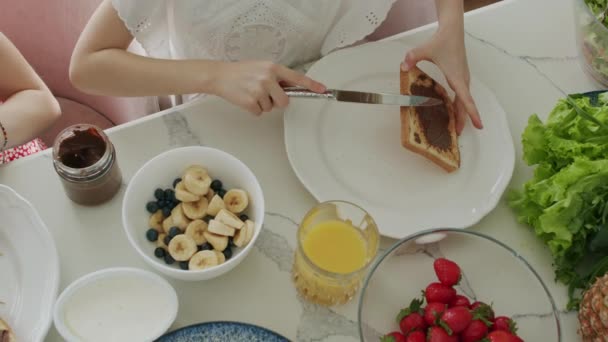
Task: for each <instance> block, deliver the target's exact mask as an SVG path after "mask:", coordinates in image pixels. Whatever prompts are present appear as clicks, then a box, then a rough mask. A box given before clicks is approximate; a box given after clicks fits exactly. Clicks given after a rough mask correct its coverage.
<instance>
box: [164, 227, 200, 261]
mask: <svg viewBox="0 0 608 342" xmlns="http://www.w3.org/2000/svg"><path fill="white" fill-rule="evenodd" d="M197 250H198V248H197V247H196V242H194V239H192V238H191V237H190V236H188V235H185V234H180V235H177V236H175V237H174V238H173V239H171V241H170V242H169V254H171V257H173V259H175V260H177V261H186V260H190V258H191V257H192V256H193V255H194V253H196V251H197Z"/></svg>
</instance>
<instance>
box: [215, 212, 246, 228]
mask: <svg viewBox="0 0 608 342" xmlns="http://www.w3.org/2000/svg"><path fill="white" fill-rule="evenodd" d="M215 220H216V221H220V222H222V223H223V224H225V225H227V226H228V227H232V228H234V229H241V228H242V227H243V226H244V225H245V223H244V222H243V221H241V219H239V218H238V217H236V215H234V214H233V213H231V212H229V211H228V210H226V209H222V210H220V212H219V213H217V215H215Z"/></svg>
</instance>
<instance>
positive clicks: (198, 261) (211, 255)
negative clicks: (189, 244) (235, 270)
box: [188, 251, 219, 270]
mask: <svg viewBox="0 0 608 342" xmlns="http://www.w3.org/2000/svg"><path fill="white" fill-rule="evenodd" d="M218 264H219V260H218V255H217V254H216V253H215V252H214V251H200V252H198V253H196V254H194V255H193V256H192V258H191V259H190V262H189V263H188V268H189V269H190V270H204V269H205V268H209V267H213V266H216V265H218Z"/></svg>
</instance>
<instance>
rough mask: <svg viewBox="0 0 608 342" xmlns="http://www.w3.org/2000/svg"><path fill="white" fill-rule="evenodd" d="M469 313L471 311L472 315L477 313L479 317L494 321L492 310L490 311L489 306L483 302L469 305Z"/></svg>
mask: <svg viewBox="0 0 608 342" xmlns="http://www.w3.org/2000/svg"><path fill="white" fill-rule="evenodd" d="M471 311H473V313H477V314H478V315H479V316H480V317H483V318H485V319H487V320H490V321H493V320H494V310H492V307H491V306H490V305H488V304H486V303H484V302H474V303H473V304H471Z"/></svg>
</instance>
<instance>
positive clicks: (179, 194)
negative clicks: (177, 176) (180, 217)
mask: <svg viewBox="0 0 608 342" xmlns="http://www.w3.org/2000/svg"><path fill="white" fill-rule="evenodd" d="M175 198H177V199H178V200H180V201H182V202H196V201H198V200H199V198H200V197H199V196H197V195H195V194H193V193H191V192H190V191H188V190H186V187H185V186H184V182H183V181H181V182H179V183H177V185H176V186H175Z"/></svg>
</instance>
